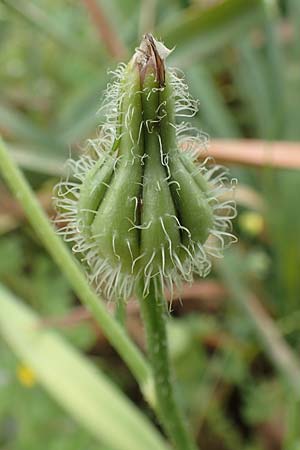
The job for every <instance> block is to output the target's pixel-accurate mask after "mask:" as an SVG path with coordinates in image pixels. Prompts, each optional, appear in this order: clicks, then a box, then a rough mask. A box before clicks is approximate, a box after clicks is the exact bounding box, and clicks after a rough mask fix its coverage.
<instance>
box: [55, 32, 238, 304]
mask: <svg viewBox="0 0 300 450" xmlns="http://www.w3.org/2000/svg"><path fill="white" fill-rule="evenodd" d="M168 53H169V50H168V49H166V47H164V45H163V44H162V43H160V42H158V41H156V40H155V39H154V38H153V37H152V36H151V35H145V36H144V38H143V40H142V42H141V45H140V47H139V48H138V49H137V50H136V52H135V54H134V55H133V57H132V59H131V60H130V62H129V63H128V64H127V65H120V66H119V67H118V69H117V70H116V73H115V81H114V82H113V83H112V84H110V85H109V86H108V90H107V93H106V100H105V102H104V105H105V106H104V109H105V111H106V122H105V123H104V124H103V126H102V127H101V131H100V136H99V137H98V138H97V139H96V140H92V141H89V150H90V149H92V152H91V151H89V150H88V152H87V153H86V154H85V155H83V156H82V157H81V158H80V160H79V161H76V162H74V161H71V163H70V164H71V167H72V169H73V175H74V176H75V179H76V182H62V183H60V185H59V187H58V194H57V201H56V203H57V206H58V209H59V210H60V211H62V212H61V213H60V214H59V215H58V219H57V222H58V223H59V224H60V232H61V233H62V234H64V236H65V238H66V239H67V240H70V241H73V242H74V246H73V250H74V251H75V252H79V253H80V254H81V256H82V259H83V260H84V261H85V262H86V263H87V265H88V266H89V271H90V276H91V281H92V282H94V283H95V284H96V285H97V287H98V288H99V289H101V290H102V291H103V292H105V293H106V295H107V296H108V297H115V296H120V295H121V296H125V297H127V296H129V295H131V293H132V292H133V289H134V286H135V284H136V282H137V281H138V280H140V279H141V277H142V278H143V281H144V291H145V294H146V293H147V290H148V288H149V286H150V282H151V280H153V279H155V278H156V277H159V280H160V283H161V284H167V285H168V286H169V287H172V285H173V284H174V283H175V284H180V283H181V280H186V281H191V280H192V277H193V274H194V273H197V274H199V275H201V276H205V275H206V274H207V273H208V272H209V270H210V267H211V256H217V257H219V256H221V255H222V250H223V248H225V247H226V246H227V245H229V244H230V243H231V242H232V241H234V239H235V238H234V236H233V235H232V234H231V220H232V219H233V218H234V216H235V205H234V202H233V201H231V200H226V201H223V200H222V196H223V194H224V193H225V192H227V191H228V190H230V189H232V188H231V187H230V186H229V187H228V184H229V181H230V180H229V179H228V176H227V172H226V170H224V169H223V168H222V167H219V166H216V165H215V164H214V163H213V162H212V161H211V160H209V159H208V158H207V159H206V160H205V161H204V162H203V163H202V164H199V163H198V162H197V161H196V155H197V152H198V149H199V147H201V146H202V144H203V135H202V134H201V133H199V132H198V131H197V130H195V129H194V128H193V127H191V126H190V125H189V123H187V122H182V121H181V120H182V117H184V118H186V117H190V116H193V115H194V114H195V113H196V112H197V103H196V102H195V101H194V100H193V99H192V98H191V97H190V95H189V92H188V89H187V86H186V84H185V83H184V80H183V78H182V76H179V75H178V73H177V71H176V70H175V69H168V68H166V65H165V59H166V57H167V55H168ZM92 154H93V155H94V156H91V155H92Z"/></svg>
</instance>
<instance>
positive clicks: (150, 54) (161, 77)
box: [134, 33, 171, 86]
mask: <svg viewBox="0 0 300 450" xmlns="http://www.w3.org/2000/svg"><path fill="white" fill-rule="evenodd" d="M170 52H171V50H169V49H168V48H167V47H165V46H164V45H163V44H162V43H161V42H159V41H156V39H154V37H153V36H152V34H150V33H147V34H145V35H144V36H143V39H142V41H141V44H140V46H139V48H138V49H137V50H136V53H135V55H134V61H135V62H136V63H137V64H138V66H139V70H140V75H141V80H142V81H143V80H144V78H145V75H146V73H147V72H148V71H149V70H151V71H153V72H154V74H155V77H156V79H157V81H158V82H159V85H160V86H163V85H164V83H165V59H166V57H167V56H168V55H169V53H170Z"/></svg>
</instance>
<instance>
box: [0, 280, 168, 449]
mask: <svg viewBox="0 0 300 450" xmlns="http://www.w3.org/2000/svg"><path fill="white" fill-rule="evenodd" d="M0 308H1V317H0V330H1V333H2V335H3V337H4V338H5V340H6V341H7V342H8V343H9V345H10V346H11V347H12V348H13V350H14V351H15V352H16V353H17V355H18V356H19V357H20V358H21V359H22V360H23V361H24V362H25V363H26V364H27V365H28V366H29V367H30V368H31V369H32V370H33V371H34V372H35V374H36V375H37V378H38V380H39V381H40V382H41V383H42V384H43V386H44V387H45V388H46V389H47V390H48V392H49V393H50V394H51V395H52V396H53V397H54V398H55V399H56V400H57V402H58V403H60V404H61V406H63V408H65V409H66V410H67V411H68V412H69V413H70V414H71V415H72V416H73V417H74V418H75V419H76V420H77V421H78V422H79V423H81V424H82V425H83V426H84V427H86V428H87V429H88V430H89V431H90V432H91V433H92V434H93V435H94V436H95V437H96V438H98V439H99V440H100V442H101V443H104V444H105V445H108V446H111V447H112V448H114V449H118V450H140V449H143V450H166V448H167V447H166V445H165V444H164V441H163V439H162V438H161V437H160V435H159V434H158V432H157V431H156V430H155V429H154V427H152V426H151V424H150V423H149V422H148V421H147V420H146V418H145V417H144V416H143V415H142V414H141V413H140V412H139V411H138V409H137V408H135V406H134V405H133V404H131V403H130V402H129V400H127V399H126V397H125V396H124V395H123V394H122V393H121V391H119V390H118V389H117V387H116V386H114V385H113V384H112V383H111V382H110V380H109V379H107V378H106V377H105V376H104V374H102V373H101V372H100V371H99V370H96V368H95V367H94V366H93V365H92V364H91V363H90V362H89V361H88V360H86V359H85V358H84V357H82V356H81V355H80V354H79V353H78V352H77V351H76V350H75V349H74V348H73V347H72V346H71V345H70V344H68V343H67V342H65V341H64V339H63V338H62V337H60V336H59V335H58V334H57V333H55V332H53V331H51V330H48V329H45V328H44V327H41V325H40V319H39V317H38V316H37V315H36V314H34V312H33V311H31V310H30V309H29V308H28V307H27V306H25V305H24V304H22V303H21V302H19V301H18V300H17V299H16V298H15V297H14V296H13V295H12V294H11V293H9V291H7V290H6V289H5V288H4V287H3V286H1V285H0Z"/></svg>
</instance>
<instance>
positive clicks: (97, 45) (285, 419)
mask: <svg viewBox="0 0 300 450" xmlns="http://www.w3.org/2000/svg"><path fill="white" fill-rule="evenodd" d="M149 3H151V2H150V0H149V1H143V2H142V1H138V2H136V1H134V0H109V1H106V0H103V1H100V0H97V2H96V4H97V5H98V6H99V7H100V8H101V11H102V12H103V13H104V14H105V16H106V18H107V20H108V23H109V25H110V27H111V30H112V34H113V36H117V37H118V40H119V41H120V42H121V45H122V46H123V50H124V51H123V53H124V56H123V60H124V61H127V59H128V58H127V55H129V54H130V53H131V52H132V51H133V49H134V48H135V47H136V45H137V44H138V42H139V38H140V36H138V33H139V31H138V30H139V28H140V24H141V17H140V15H141V14H142V11H141V8H146V7H149ZM207 3H209V2H204V0H203V1H200V0H199V1H179V0H178V1H170V0H163V1H160V2H155V1H153V4H154V19H155V20H154V21H155V27H154V28H155V29H154V33H156V34H157V36H158V37H161V38H162V39H165V42H166V44H168V45H169V46H170V47H173V46H176V51H174V53H173V54H172V55H171V57H170V64H171V65H179V67H180V68H181V69H183V70H184V71H185V72H186V73H187V81H188V83H189V85H190V88H191V91H192V94H193V96H194V97H196V98H198V99H199V101H200V110H199V113H198V114H197V115H196V117H195V118H194V119H193V120H194V123H195V125H196V126H197V127H199V128H201V129H202V130H203V131H205V132H208V133H209V134H210V135H211V137H212V138H240V137H244V138H258V139H266V140H274V139H276V140H295V141H297V140H299V139H300V127H299V104H300V73H299V70H298V59H299V50H300V44H299V42H300V40H299V36H300V33H299V30H300V26H299V24H300V7H299V1H298V0H282V1H278V2H277V1H275V0H274V1H271V2H270V1H268V2H267V1H263V0H255V1H248V2H246V1H242V0H222V1H219V2H218V1H215V2H211V3H214V5H213V6H212V9H211V10H207V9H206V6H205V4H207ZM155 4H156V5H155ZM143 31H148V30H143ZM98 32H99V30H98V29H97V28H96V26H95V24H94V22H93V20H91V16H90V15H89V12H88V11H87V9H86V6H85V2H76V3H75V2H73V1H71V0H66V1H65V0H64V1H63V0H55V1H50V0H43V1H38V0H26V1H25V0H18V1H8V0H2V1H1V2H0V62H1V64H0V85H1V94H0V133H1V134H3V136H4V137H5V139H6V141H7V142H8V147H9V150H10V153H11V155H13V157H14V159H15V160H16V161H17V162H18V164H19V165H21V166H22V167H23V168H24V169H25V170H26V176H27V178H28V180H29V181H30V183H31V185H32V186H33V187H34V189H35V190H36V192H37V193H38V192H41V191H40V189H41V188H43V195H45V196H46V198H47V199H48V200H49V198H50V197H51V189H52V186H53V184H54V183H55V182H57V180H58V179H59V178H60V177H61V176H62V175H64V174H65V173H66V170H65V167H64V161H65V159H66V158H67V157H68V155H69V154H70V152H72V155H73V156H75V157H76V155H77V154H79V153H80V152H81V150H82V148H83V147H84V145H85V144H84V141H85V139H86V138H87V137H88V136H92V135H96V133H97V126H98V124H100V123H101V120H102V116H101V112H99V113H98V115H97V111H98V108H99V106H100V100H101V95H102V92H103V89H104V87H105V85H106V83H107V80H108V74H107V69H108V68H109V69H114V68H115V66H116V60H117V59H119V58H116V57H115V56H114V55H113V54H111V53H110V52H109V51H108V46H107V42H106V41H105V38H103V36H102V38H101V39H100V38H99V35H98ZM126 52H127V55H126ZM121 59H122V58H121ZM291 157H292V155H291ZM233 170H234V171H235V174H236V176H237V177H238V179H239V185H240V186H242V187H245V186H246V187H247V188H249V189H250V190H251V192H252V193H253V192H254V193H255V194H256V200H255V201H254V204H253V202H252V203H251V202H250V204H249V203H247V202H245V201H244V199H242V200H241V199H240V198H239V196H238V195H237V201H238V208H239V211H240V212H242V213H244V212H253V211H255V212H256V213H258V214H259V215H260V217H261V219H262V223H263V229H261V230H256V231H255V230H254V232H253V233H252V234H251V233H249V232H248V231H249V229H248V228H247V227H244V222H243V221H242V220H241V221H237V222H236V223H235V232H236V233H237V234H238V236H239V245H238V251H236V252H233V253H230V254H228V255H227V256H226V257H225V260H224V264H222V265H217V264H216V265H215V272H214V273H213V274H212V275H211V277H210V281H212V282H214V283H216V282H217V283H219V284H220V283H221V284H222V285H223V286H224V285H225V286H226V288H227V291H228V292H227V293H226V294H222V295H221V300H220V301H219V303H218V302H217V304H216V305H217V306H216V305H215V303H214V298H213V295H212V298H211V299H210V300H209V301H208V306H207V304H206V302H205V300H203V299H202V297H201V299H200V300H199V299H197V301H195V303H192V300H187V302H186V303H185V302H183V305H182V306H179V305H177V303H174V316H176V317H174V318H172V319H170V321H169V328H168V332H169V342H170V346H171V348H170V351H171V357H172V362H173V365H174V367H175V369H176V374H177V377H178V378H179V380H180V385H179V391H178V397H179V399H180V401H181V403H182V404H183V405H184V407H185V408H186V410H187V412H188V417H189V422H190V424H191V426H192V428H193V431H194V433H195V435H197V436H199V442H203V446H204V447H203V450H214V449H216V448H218V450H219V449H220V450H223V449H224V450H227V449H232V450H265V449H266V448H267V447H266V442H265V439H267V440H268V444H269V446H270V448H272V446H273V448H282V449H284V450H299V441H300V432H299V420H300V419H299V410H300V407H299V401H298V399H297V395H295V392H296V390H297V389H296V388H295V385H297V378H296V382H295V383H294V382H293V380H291V377H292V372H293V371H292V370H290V366H286V365H284V364H283V365H281V366H280V365H279V366H280V367H279V366H278V360H276V357H277V356H278V355H277V354H275V356H274V354H273V353H272V352H273V350H274V349H272V345H271V346H270V345H269V344H270V342H269V341H268V342H267V345H266V340H265V334H264V333H265V331H266V330H267V331H268V329H267V328H266V329H262V328H259V327H260V322H259V319H260V317H257V316H255V315H254V316H253V315H252V316H251V314H252V313H253V310H251V311H252V312H251V311H250V310H249V308H247V304H246V305H245V302H244V301H245V299H246V300H247V302H248V301H249V299H250V300H251V299H252V298H253V295H254V296H256V298H258V299H259V301H260V302H261V304H262V305H263V307H264V309H265V310H266V311H267V314H268V317H269V318H272V322H271V323H272V325H273V326H274V327H275V329H276V330H277V332H280V333H282V335H283V336H284V339H285V340H284V343H285V344H288V347H287V348H288V350H292V355H294V357H295V360H296V362H297V363H298V364H299V356H298V355H299V350H300V331H299V311H300V305H299V297H300V284H299V283H300V282H299V280H300V278H299V264H300V248H299V242H300V240H299V229H300V212H299V208H298V207H297V205H298V203H299V200H298V197H299V187H300V186H299V173H298V171H296V170H295V171H286V170H280V169H276V170H274V169H273V170H272V169H270V168H265V169H263V170H260V171H259V170H255V169H251V168H246V167H243V168H236V167H235V168H234V169H233ZM45 182H46V185H45ZM48 182H49V185H48ZM257 198H258V199H259V202H260V204H259V206H258V201H257ZM2 199H3V202H2ZM7 200H8V207H7ZM241 203H243V204H241ZM245 203H246V204H245ZM50 215H51V217H52V216H53V213H52V212H51V213H50ZM7 224H8V225H7ZM250 225H251V224H250ZM0 233H1V235H0V281H1V283H2V284H4V285H6V286H7V288H8V289H9V290H10V291H11V292H13V293H14V294H15V295H17V296H18V297H20V298H22V300H23V303H24V304H25V305H27V306H30V307H31V308H33V309H34V310H35V311H36V312H37V313H38V314H39V315H40V317H41V318H42V319H43V320H45V321H47V320H52V321H54V322H51V324H52V325H51V326H52V327H54V328H55V327H58V328H59V329H60V332H61V334H62V335H63V336H64V339H65V340H66V341H68V342H69V343H70V344H71V345H72V346H74V347H75V348H77V349H80V352H81V353H82V354H83V353H84V354H85V357H86V359H89V360H91V359H93V360H95V361H97V363H99V364H100V365H101V366H102V367H103V368H105V371H106V372H107V373H109V374H112V377H113V379H114V380H116V382H117V384H118V385H120V386H122V388H123V389H124V390H125V391H126V392H127V393H128V395H130V396H131V398H132V399H133V401H134V402H136V404H138V405H139V407H140V409H141V410H143V412H145V413H147V414H148V412H147V409H146V407H145V405H144V404H142V403H141V401H140V397H139V394H138V393H137V389H136V385H135V382H134V381H133V379H132V378H131V376H130V375H129V374H128V372H127V371H126V369H124V367H123V366H122V365H120V362H119V360H118V359H117V357H116V356H115V354H114V353H113V352H112V350H111V349H110V347H108V346H107V345H106V344H105V345H104V344H103V342H102V340H101V337H100V336H99V331H98V330H97V329H96V328H95V326H94V324H93V322H92V321H90V320H87V321H80V322H79V323H78V322H76V320H75V322H74V323H71V326H70V325H69V324H68V321H67V322H66V323H67V325H66V324H65V322H64V318H68V317H70V316H71V317H73V316H72V314H73V312H74V309H75V308H76V306H78V301H77V298H76V296H75V295H74V294H73V293H72V291H71V289H70V286H69V284H68V283H67V281H66V280H65V278H64V277H63V276H62V274H61V272H60V270H58V269H57V268H56V266H55V265H54V263H53V262H52V261H51V259H50V258H49V256H48V255H47V253H46V252H45V251H44V250H43V249H42V248H41V245H40V241H39V238H37V236H36V234H35V233H34V232H32V230H31V229H30V228H29V226H28V224H27V223H26V221H25V220H24V217H23V215H22V214H20V212H19V211H16V208H15V203H14V202H13V201H12V200H11V198H10V197H8V196H7V193H6V192H5V191H4V189H3V185H2V183H0ZM224 268H225V269H226V268H227V269H228V270H227V271H226V270H225V271H224ZM204 285H205V283H203V286H204ZM204 297H205V295H204ZM199 298H200V294H199ZM232 299H234V300H235V303H234V302H232ZM0 300H1V299H0ZM248 304H251V302H250V301H249V303H248ZM75 310H76V309H75ZM1 314H2V313H1ZM130 319H131V318H130ZM57 320H58V322H56V321H57ZM71 322H72V321H71ZM129 322H130V320H129ZM133 333H134V332H133ZM280 333H279V335H280ZM139 342H140V339H139ZM271 344H272V342H271ZM284 349H285V350H286V347H284ZM285 350H284V351H285ZM0 353H1V355H0V448H1V450H2V448H3V450H35V449H40V448H42V447H45V442H46V443H47V449H48V448H49V450H61V449H64V450H68V449H70V450H71V449H72V450H73V449H74V450H77V449H78V450H81V449H83V448H84V449H90V450H94V449H96V448H97V450H98V449H99V450H114V449H113V448H112V449H108V448H106V447H101V445H100V446H99V443H98V442H96V440H94V438H93V437H91V434H90V433H89V432H87V431H86V430H84V428H83V427H82V425H78V423H77V422H75V421H73V419H72V418H70V416H69V415H68V414H67V413H66V412H64V411H63V409H61V408H60V407H59V406H58V405H57V403H56V402H54V401H53V400H52V399H51V398H50V397H49V395H48V394H46V393H45V392H44V390H43V388H42V385H41V383H37V384H35V385H33V386H32V387H30V388H29V387H26V386H24V385H22V384H21V383H20V380H19V379H18V377H17V372H18V367H19V365H20V364H23V361H21V362H20V361H19V362H17V360H16V359H15V357H14V356H13V354H12V353H11V351H9V350H8V348H7V347H6V344H4V343H3V342H2V341H1V344H0ZM276 355H277V356H276ZM285 367H288V370H286V369H285ZM293 367H294V366H293ZM298 384H299V383H298ZM74 395H75V394H74ZM278 416H279V417H280V418H281V423H282V428H280V427H278V428H280V429H279V432H278V433H279V438H278V437H277V438H276V437H274V436H273V435H271V437H270V435H268V437H267V438H266V435H267V433H266V432H265V434H264V431H262V430H265V429H266V428H268V427H269V428H268V429H270V428H272V426H273V427H274V423H277V422H276V419H278ZM112 423H113V426H114V433H115V434H117V433H119V427H118V423H116V422H115V421H114V422H112ZM278 439H279V442H278ZM276 446H277V447H276ZM140 448H142V447H140ZM143 448H145V447H143ZM115 450H118V447H117V448H116V449H115Z"/></svg>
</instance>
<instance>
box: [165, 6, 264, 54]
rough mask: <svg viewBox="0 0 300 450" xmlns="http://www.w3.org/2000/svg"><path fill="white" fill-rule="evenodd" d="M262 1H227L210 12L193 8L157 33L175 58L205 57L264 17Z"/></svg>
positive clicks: (213, 7)
mask: <svg viewBox="0 0 300 450" xmlns="http://www.w3.org/2000/svg"><path fill="white" fill-rule="evenodd" d="M261 5H262V2H261V0H251V1H245V0H224V1H222V2H221V3H219V2H218V3H217V4H216V5H215V6H212V7H210V8H208V9H205V10H203V8H199V7H198V8H197V7H191V8H188V9H187V10H186V11H184V12H183V13H181V14H180V15H178V19H177V20H176V19H173V20H172V22H168V23H166V24H163V25H161V26H160V27H159V29H158V30H157V35H158V36H162V38H163V39H164V41H165V43H166V45H168V46H170V47H171V48H172V47H173V46H174V45H176V56H175V57H176V58H177V57H178V55H179V57H180V56H181V57H184V58H187V57H190V56H191V54H192V55H197V57H199V56H203V55H206V54H208V53H210V52H213V51H215V50H217V49H219V48H223V47H224V46H225V45H226V44H228V43H229V42H230V41H232V39H233V38H234V37H236V36H237V35H238V34H240V33H242V32H245V30H247V29H248V28H249V27H251V26H253V24H256V23H257V22H258V21H260V20H261V19H262V17H263V10H262V8H261Z"/></svg>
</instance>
